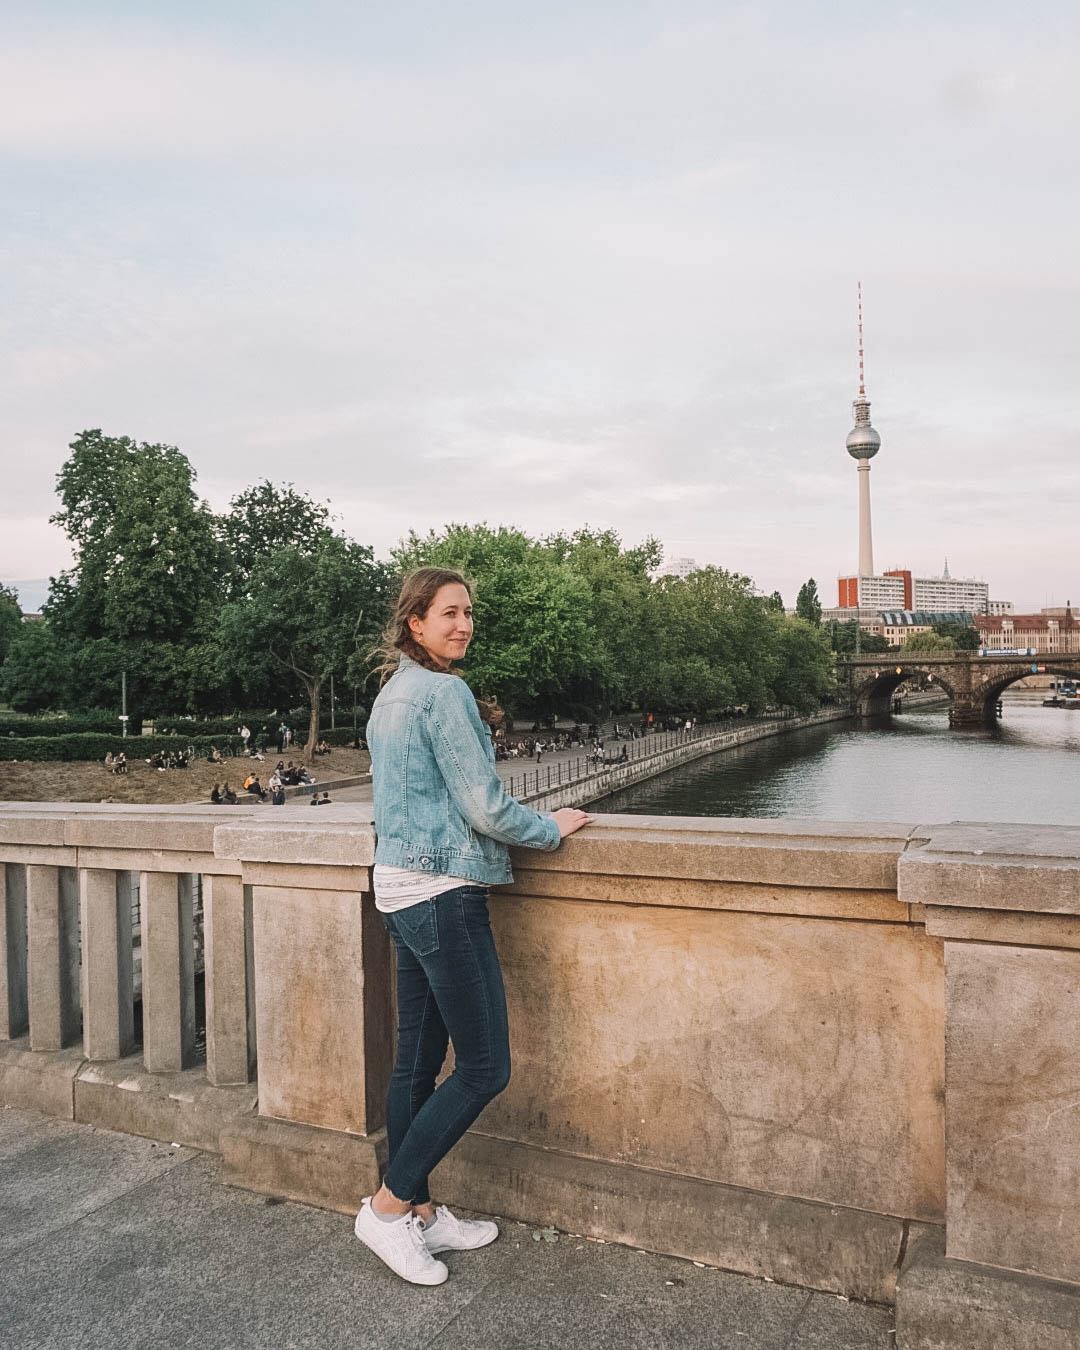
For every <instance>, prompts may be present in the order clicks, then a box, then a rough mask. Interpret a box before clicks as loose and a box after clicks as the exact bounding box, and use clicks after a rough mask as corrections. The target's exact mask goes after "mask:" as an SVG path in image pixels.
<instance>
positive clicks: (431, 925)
mask: <svg viewBox="0 0 1080 1350" xmlns="http://www.w3.org/2000/svg"><path fill="white" fill-rule="evenodd" d="M388 917H389V918H390V919H391V920H392V921H393V924H394V927H395V929H396V930H397V934H398V937H400V938H401V940H402V942H404V944H405V945H406V947H408V949H409V951H411V952H412V954H413V955H414V956H434V954H435V953H436V952H437V951H438V950H439V923H438V919H437V917H436V914H435V901H434V900H420V901H418V903H417V904H415V905H406V907H405V908H404V909H396V910H394V912H393V913H392V914H390V915H389V916H388Z"/></svg>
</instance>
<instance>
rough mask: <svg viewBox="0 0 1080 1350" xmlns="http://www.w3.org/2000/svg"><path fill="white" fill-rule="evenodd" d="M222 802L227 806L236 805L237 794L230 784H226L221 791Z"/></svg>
mask: <svg viewBox="0 0 1080 1350" xmlns="http://www.w3.org/2000/svg"><path fill="white" fill-rule="evenodd" d="M221 800H222V801H223V802H224V803H225V805H226V806H235V805H236V793H235V792H234V791H233V790H232V788H231V787H230V786H229V785H228V783H226V784H225V785H224V786H223V787H222V789H221Z"/></svg>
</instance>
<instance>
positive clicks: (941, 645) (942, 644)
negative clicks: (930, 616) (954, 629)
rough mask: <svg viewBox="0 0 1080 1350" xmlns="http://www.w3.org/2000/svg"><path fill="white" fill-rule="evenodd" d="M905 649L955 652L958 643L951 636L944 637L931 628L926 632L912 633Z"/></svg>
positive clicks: (905, 644)
mask: <svg viewBox="0 0 1080 1350" xmlns="http://www.w3.org/2000/svg"><path fill="white" fill-rule="evenodd" d="M903 650H904V651H905V652H909V653H918V652H928V653H929V652H954V651H956V643H955V642H954V641H953V639H952V638H951V637H942V636H941V634H940V633H935V632H933V630H931V631H930V632H926V633H912V635H911V636H910V637H909V638H908V640H907V641H906V642H905V643H904V647H903Z"/></svg>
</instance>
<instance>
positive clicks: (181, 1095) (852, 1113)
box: [0, 804, 1080, 1350]
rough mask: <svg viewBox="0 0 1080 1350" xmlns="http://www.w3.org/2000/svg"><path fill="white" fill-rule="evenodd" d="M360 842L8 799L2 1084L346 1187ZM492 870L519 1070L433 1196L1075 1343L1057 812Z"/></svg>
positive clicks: (359, 1025)
mask: <svg viewBox="0 0 1080 1350" xmlns="http://www.w3.org/2000/svg"><path fill="white" fill-rule="evenodd" d="M311 814H313V813H311ZM372 861H373V833H372V828H371V823H370V817H369V815H368V814H367V809H366V808H365V807H363V806H359V805H357V806H352V805H344V804H342V805H332V806H328V807H326V808H325V809H320V811H319V813H318V819H317V821H312V820H311V819H310V814H309V811H308V809H306V808H304V807H302V806H298V807H284V808H281V809H279V810H276V811H274V812H272V813H271V812H268V811H260V810H259V809H258V808H257V807H246V808H238V809H237V810H235V811H234V812H232V813H230V816H229V820H228V823H222V821H221V816H220V814H218V813H216V812H214V811H213V810H212V809H210V808H207V809H203V808H185V809H184V810H183V811H180V812H176V811H172V810H170V808H145V809H142V808H133V807H69V808H63V807H56V806H48V807H42V806H35V805H33V804H11V805H9V806H4V807H0V863H2V864H3V866H0V920H2V922H0V1102H6V1103H10V1104H12V1105H19V1106H33V1107H37V1108H38V1109H43V1110H46V1111H51V1112H54V1113H57V1114H61V1115H66V1116H68V1117H73V1118H75V1119H79V1120H84V1121H88V1122H92V1123H97V1124H99V1125H102V1126H107V1127H109V1128H114V1129H116V1128H119V1129H126V1130H129V1131H132V1132H135V1133H141V1134H146V1135H150V1136H151V1137H157V1138H163V1139H168V1140H178V1141H182V1142H187V1143H194V1144H197V1145H199V1146H201V1147H205V1148H213V1149H218V1150H220V1151H221V1152H222V1155H223V1162H224V1176H225V1178H226V1179H227V1180H228V1181H230V1182H232V1183H233V1184H237V1185H242V1186H247V1187H249V1188H252V1189H256V1190H262V1191H266V1192H270V1193H275V1194H278V1195H286V1196H293V1197H296V1198H298V1199H303V1200H307V1201H312V1202H315V1203H319V1204H324V1205H328V1206H332V1207H335V1208H339V1209H342V1210H346V1211H348V1210H351V1209H355V1208H356V1206H357V1205H358V1203H359V1200H360V1197H361V1196H362V1195H365V1194H368V1193H369V1192H370V1190H371V1188H372V1187H373V1186H375V1185H377V1183H378V1178H379V1173H380V1169H381V1167H382V1165H383V1164H384V1163H385V1153H386V1140H385V1131H384V1129H383V1119H384V1116H383V1113H384V1103H385V1093H386V1086H387V1081H388V1075H389V1070H390V1063H391V1056H392V1041H393V1016H392V1010H393V979H392V973H391V967H390V951H389V944H388V941H387V938H386V933H385V930H384V928H383V926H382V923H381V921H380V919H379V916H378V914H377V912H376V911H375V909H374V904H373V899H372V896H371V894H370V867H371V864H372ZM130 871H139V872H141V873H142V874H143V893H144V895H145V897H146V903H147V905H148V906H150V907H151V912H149V913H148V914H147V915H144V943H145V950H144V954H143V959H144V971H145V979H146V980H147V984H146V987H145V989H144V997H143V1008H142V1014H143V1016H142V1020H143V1036H142V1044H141V1045H135V1044H133V1033H132V1021H131V999H132V985H131V980H130V963H131V953H130V931H129V930H125V926H124V925H125V908H124V905H123V903H122V902H121V900H120V899H119V898H118V897H119V896H120V894H121V891H120V890H118V879H119V878H120V877H121V876H123V875H124V874H125V873H127V872H130ZM196 872H197V873H200V874H201V875H202V876H203V883H204V885H203V889H204V895H205V896H206V898H207V906H206V920H205V921H206V925H207V938H206V972H205V979H206V1008H207V1060H206V1064H205V1065H203V1064H201V1063H200V1062H199V1061H198V1059H197V1058H196V1057H195V1056H193V1054H192V1045H191V1019H192V1015H193V1005H194V991H193V977H192V971H191V962H190V926H189V917H190V911H191V894H192V886H191V884H190V876H191V875H192V874H193V873H196ZM515 872H516V878H517V879H516V882H515V884H514V886H513V887H512V888H508V889H507V890H505V891H503V892H502V893H500V894H498V895H497V896H494V897H493V899H492V906H491V909H492V922H493V926H494V929H495V932H496V938H497V941H498V944H499V947H500V952H501V956H502V961H503V966H504V970H505V975H506V984H507V995H508V1001H509V1007H510V1015H511V1033H512V1048H513V1056H514V1072H513V1077H512V1080H511V1083H510V1086H509V1088H508V1089H507V1091H506V1092H505V1093H504V1094H502V1096H500V1097H499V1098H497V1099H496V1100H495V1101H494V1102H493V1103H492V1104H491V1105H490V1106H489V1108H488V1109H487V1111H486V1112H485V1113H484V1114H483V1116H481V1118H480V1119H479V1120H478V1122H477V1124H476V1126H475V1128H474V1129H473V1130H472V1131H470V1133H469V1134H468V1135H467V1136H466V1138H465V1139H464V1140H463V1141H462V1142H461V1143H460V1144H459V1145H458V1146H457V1147H456V1148H455V1149H454V1150H453V1151H452V1152H451V1153H450V1155H449V1156H448V1157H447V1159H446V1160H445V1161H444V1163H443V1164H442V1165H441V1167H440V1168H439V1169H438V1172H437V1176H436V1184H437V1188H438V1194H439V1196H440V1198H443V1199H446V1200H447V1201H449V1202H451V1203H460V1204H462V1205H467V1206H473V1207H475V1208H478V1209H481V1210H486V1211H488V1212H492V1213H496V1214H501V1215H507V1216H513V1217H519V1218H523V1219H529V1220H533V1221H538V1220H542V1221H544V1222H550V1223H555V1224H556V1225H558V1226H559V1227H562V1228H566V1229H570V1230H571V1231H573V1232H577V1233H589V1234H592V1235H596V1236H602V1237H605V1238H609V1239H613V1240H617V1241H623V1242H629V1243H632V1244H634V1245H637V1246H643V1247H650V1248H654V1249H657V1250H661V1251H667V1252H670V1253H673V1254H676V1255H681V1256H687V1257H692V1258H693V1259H695V1260H700V1261H707V1262H712V1263H715V1264H717V1265H721V1266H726V1267H730V1268H732V1269H736V1270H743V1271H748V1272H752V1273H757V1274H762V1275H768V1276H769V1277H771V1278H774V1279H783V1280H788V1281H792V1282H794V1283H797V1284H802V1285H806V1286H810V1287H815V1288H821V1289H831V1290H835V1291H837V1292H840V1293H843V1294H846V1295H849V1296H850V1295H855V1296H859V1297H864V1298H870V1299H876V1300H889V1299H891V1298H893V1297H894V1294H895V1295H896V1296H897V1298H898V1309H899V1311H898V1344H900V1345H907V1346H916V1345H919V1346H929V1345H942V1346H944V1345H949V1346H953V1345H955V1346H958V1347H960V1346H963V1347H965V1348H966V1347H969V1346H970V1347H972V1350H974V1348H975V1347H979V1350H983V1347H985V1346H986V1345H987V1344H988V1342H987V1340H986V1334H987V1333H986V1327H987V1325H988V1320H987V1319H988V1318H991V1320H993V1319H996V1325H999V1326H1000V1327H1007V1328H1010V1330H1008V1332H1007V1334H1006V1332H1005V1331H1002V1332H1001V1333H1000V1336H999V1340H998V1341H995V1342H993V1343H994V1344H995V1345H997V1344H1000V1345H1001V1346H1008V1347H1010V1348H1011V1347H1013V1346H1015V1347H1017V1350H1019V1348H1020V1347H1025V1350H1026V1348H1027V1347H1040V1346H1042V1345H1047V1346H1050V1345H1053V1346H1055V1347H1057V1346H1068V1347H1070V1348H1072V1347H1076V1346H1080V1222H1078V1220H1077V1217H1076V1215H1077V1205H1076V1197H1077V1194H1078V1193H1080V1040H1078V1038H1077V1036H1076V1034H1075V1029H1076V1026H1077V1024H1078V1022H1080V830H1076V829H1059V828H1044V829H1043V828H1034V827H1027V826H978V825H954V826H919V827H911V826H908V825H888V824H875V825H834V824H827V823H822V822H816V821H796V820H769V821H765V820H760V821H749V820H689V819H675V818H669V817H662V818H660V817H657V818H650V817H625V816H624V817H618V816H607V817H605V816H599V817H598V818H597V821H596V824H595V825H594V826H592V827H591V828H590V829H588V830H587V831H584V832H582V833H581V834H579V835H576V836H574V837H572V838H571V839H570V840H568V841H566V843H565V845H564V846H563V847H562V848H561V849H560V850H558V851H557V852H555V853H536V852H528V851H519V852H518V853H517V855H516V857H515ZM75 909H77V911H78V916H79V920H80V923H79V927H80V931H81V938H82V941H81V944H80V946H79V950H78V951H77V952H73V948H72V933H73V931H74V928H73V913H74V911H75ZM74 956H78V958H79V960H80V962H81V964H80V965H78V966H77V965H76V964H74V961H73V957H74ZM252 1074H255V1075H257V1094H258V1098H257V1103H256V1084H255V1083H253V1082H250V1081H249V1079H250V1078H251V1076H252ZM898 1280H899V1283H898ZM976 1305H977V1306H976ZM973 1309H974V1311H973ZM988 1309H992V1310H993V1312H992V1315H991V1313H990V1312H988V1311H987V1310H988ZM935 1337H936V1338H937V1339H935Z"/></svg>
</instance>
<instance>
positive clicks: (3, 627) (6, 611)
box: [0, 584, 22, 665]
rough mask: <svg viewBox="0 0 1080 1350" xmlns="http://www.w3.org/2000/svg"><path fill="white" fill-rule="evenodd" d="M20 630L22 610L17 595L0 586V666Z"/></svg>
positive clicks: (15, 592) (10, 589)
mask: <svg viewBox="0 0 1080 1350" xmlns="http://www.w3.org/2000/svg"><path fill="white" fill-rule="evenodd" d="M21 628H22V610H21V608H20V607H19V593H18V591H15V590H12V588H11V587H10V586H4V585H3V584H0V665H3V662H4V657H5V656H6V655H7V654H8V651H9V649H10V647H11V644H12V643H13V642H14V641H15V639H16V638H17V637H18V635H19V630H20V629H21Z"/></svg>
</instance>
